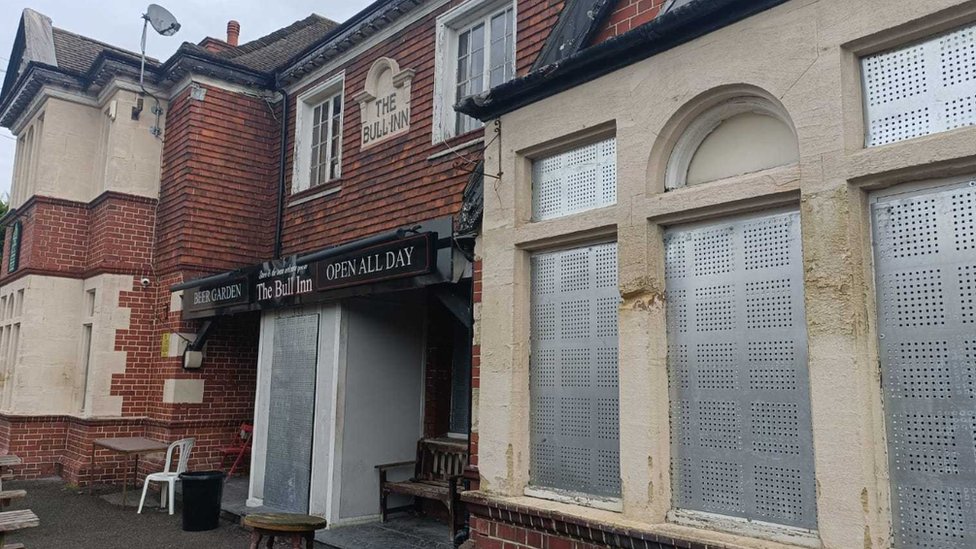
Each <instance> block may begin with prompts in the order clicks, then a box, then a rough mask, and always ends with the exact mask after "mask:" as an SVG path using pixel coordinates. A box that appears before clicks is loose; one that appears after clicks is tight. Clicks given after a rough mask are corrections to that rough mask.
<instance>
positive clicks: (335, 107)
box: [332, 95, 342, 117]
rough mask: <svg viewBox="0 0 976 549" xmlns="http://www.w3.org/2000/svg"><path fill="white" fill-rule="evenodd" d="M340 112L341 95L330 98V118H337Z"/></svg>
mask: <svg viewBox="0 0 976 549" xmlns="http://www.w3.org/2000/svg"><path fill="white" fill-rule="evenodd" d="M341 112H342V95H337V96H335V97H333V98H332V116H334V117H337V116H339V113H341Z"/></svg>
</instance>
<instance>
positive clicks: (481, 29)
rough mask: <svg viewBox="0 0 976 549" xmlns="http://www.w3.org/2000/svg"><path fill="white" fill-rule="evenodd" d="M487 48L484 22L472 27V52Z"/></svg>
mask: <svg viewBox="0 0 976 549" xmlns="http://www.w3.org/2000/svg"><path fill="white" fill-rule="evenodd" d="M483 49H485V25H484V23H482V24H480V25H478V26H477V27H474V28H473V29H471V52H472V53H474V52H476V51H479V50H483Z"/></svg>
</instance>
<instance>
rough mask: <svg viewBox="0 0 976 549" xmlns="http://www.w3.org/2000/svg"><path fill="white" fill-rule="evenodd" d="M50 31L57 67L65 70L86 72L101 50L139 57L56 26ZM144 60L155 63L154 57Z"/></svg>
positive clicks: (133, 53)
mask: <svg viewBox="0 0 976 549" xmlns="http://www.w3.org/2000/svg"><path fill="white" fill-rule="evenodd" d="M52 32H53V34H54V52H55V56H56V57H57V60H58V67H59V68H62V69H65V70H69V71H74V72H79V73H82V74H84V73H87V72H88V71H89V70H90V69H91V68H92V65H93V64H94V63H95V60H96V59H98V56H99V55H101V53H102V52H103V51H112V52H115V53H119V54H122V55H125V56H127V57H131V58H133V59H139V57H140V56H139V54H138V53H135V52H131V51H128V50H124V49H122V48H117V47H115V46H111V45H109V44H105V43H104V42H99V41H97V40H92V39H91V38H88V37H86V36H81V35H78V34H75V33H73V32H68V31H66V30H64V29H59V28H57V27H55V28H53V29H52ZM146 62H147V63H148V64H152V65H155V64H157V61H156V60H155V59H151V58H148V57H147V58H146Z"/></svg>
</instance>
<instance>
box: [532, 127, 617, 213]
mask: <svg viewBox="0 0 976 549" xmlns="http://www.w3.org/2000/svg"><path fill="white" fill-rule="evenodd" d="M616 203H617V138H616V137H611V138H609V139H604V140H603V141H599V142H597V143H591V144H589V145H584V146H582V147H576V148H574V149H570V150H568V151H566V152H564V153H560V154H554V155H551V156H546V157H543V158H539V159H537V160H534V161H533V162H532V220H533V221H545V220H547V219H555V218H557V217H563V216H566V215H572V214H576V213H580V212H585V211H587V210H593V209H596V208H603V207H605V206H613V205H614V204H616Z"/></svg>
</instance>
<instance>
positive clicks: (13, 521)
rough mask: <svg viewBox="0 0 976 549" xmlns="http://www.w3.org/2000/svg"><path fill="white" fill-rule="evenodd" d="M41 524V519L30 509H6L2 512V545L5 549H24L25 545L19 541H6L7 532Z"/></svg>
mask: <svg viewBox="0 0 976 549" xmlns="http://www.w3.org/2000/svg"><path fill="white" fill-rule="evenodd" d="M40 525H41V521H40V519H38V518H37V515H35V514H34V512H33V511H31V510H30V509H22V510H19V511H4V512H3V513H0V547H2V548H4V549H12V548H15V547H20V548H21V549H23V547H24V546H23V545H21V544H19V543H16V544H10V543H6V537H7V534H8V533H10V532H16V531H17V530H23V529H25V528H36V527H38V526H40Z"/></svg>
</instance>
